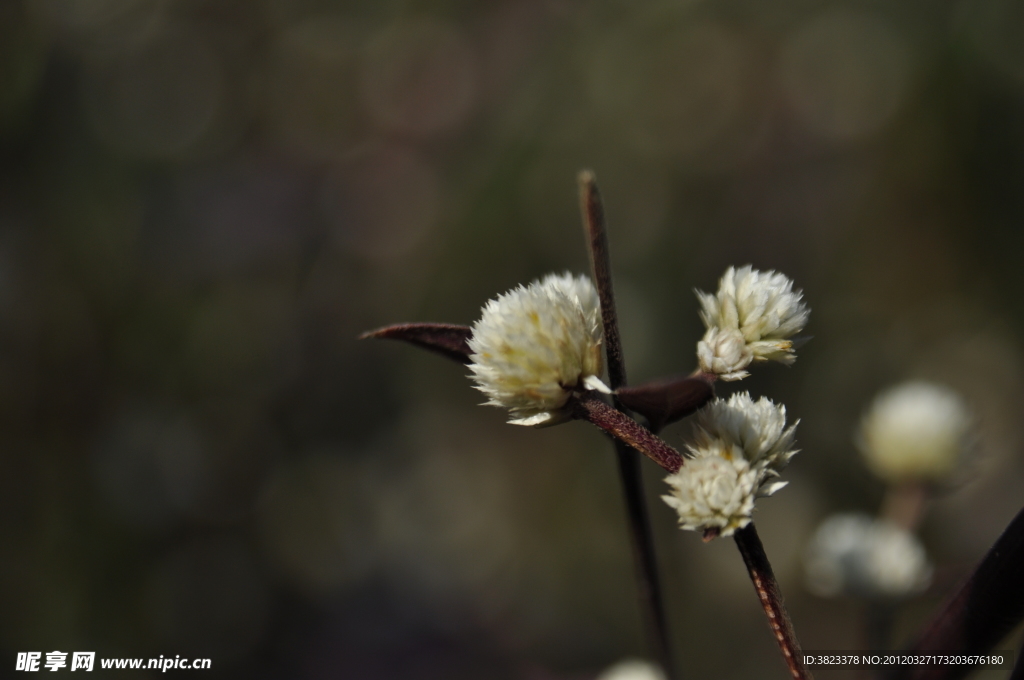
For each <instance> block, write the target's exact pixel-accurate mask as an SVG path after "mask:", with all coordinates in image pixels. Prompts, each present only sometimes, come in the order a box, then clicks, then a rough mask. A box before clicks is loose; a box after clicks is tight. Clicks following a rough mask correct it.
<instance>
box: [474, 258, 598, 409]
mask: <svg viewBox="0 0 1024 680" xmlns="http://www.w3.org/2000/svg"><path fill="white" fill-rule="evenodd" d="M601 337H602V324H601V305H600V302H599V300H598V295H597V290H596V289H595V288H594V284H592V283H591V282H590V279H589V278H587V277H585V276H578V277H573V276H572V275H571V274H569V273H568V272H567V273H565V274H562V275H558V274H549V275H548V276H546V277H544V278H543V279H541V280H539V281H534V282H532V283H530V284H529V285H528V286H519V287H518V288H515V289H514V290H511V291H509V292H507V293H505V294H503V295H499V296H498V297H497V298H495V299H493V300H491V301H490V302H488V303H487V305H486V306H485V307H484V310H483V315H482V316H481V317H480V320H479V321H477V322H476V323H475V324H474V325H473V335H472V338H471V339H470V340H469V347H470V349H471V351H472V352H473V353H472V355H470V361H471V363H470V366H469V369H470V371H472V373H473V379H474V380H475V381H476V383H477V385H476V387H477V389H478V390H480V391H481V392H483V393H484V394H486V395H487V397H488V401H487V402H486V403H487V404H489V405H493V406H502V407H504V408H507V409H509V411H510V412H511V415H512V419H511V420H510V421H509V422H511V423H513V424H516V425H533V426H537V425H553V424H555V423H558V422H561V421H563V420H565V419H566V417H567V414H565V413H564V412H563V411H562V407H563V406H565V404H566V402H567V401H568V399H569V396H570V395H571V393H572V391H573V390H574V389H584V388H586V389H592V390H598V391H602V392H608V388H607V387H606V386H605V385H604V383H602V382H601V379H600V375H601V371H602V366H603V361H602V354H601Z"/></svg>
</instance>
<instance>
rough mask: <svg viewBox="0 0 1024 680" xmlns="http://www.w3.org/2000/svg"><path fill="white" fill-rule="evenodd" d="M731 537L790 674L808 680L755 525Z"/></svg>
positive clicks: (808, 674)
mask: <svg viewBox="0 0 1024 680" xmlns="http://www.w3.org/2000/svg"><path fill="white" fill-rule="evenodd" d="M733 537H734V538H735V539H736V547H738V548H739V549H740V554H741V555H742V556H743V563H744V564H746V565H747V572H749V573H750V580H751V581H753V583H754V590H755V591H757V598H758V599H759V600H760V601H761V606H762V607H763V608H764V613H765V616H767V617H768V625H769V626H771V629H772V633H773V634H774V635H775V641H776V642H778V643H779V648H780V649H781V650H782V656H783V657H784V658H785V660H786V666H788V667H789V672H790V674H791V675H792V676H793V677H794V678H795V679H796V680H811V673H810V671H808V670H807V668H806V667H805V666H804V659H803V654H802V653H801V651H800V641H799V640H797V638H796V631H794V630H793V623H792V622H791V621H790V620H789V614H787V613H786V604H785V602H784V601H783V599H782V591H781V590H779V584H778V582H777V581H776V580H775V573H774V572H773V571H772V565H771V563H770V562H769V561H768V555H766V554H765V552H764V546H763V545H762V544H761V538H760V537H759V536H758V535H757V529H755V528H754V523H753V522H751V523H750V524H748V525H747V526H746V527H744V528H743V529H740V530H739V531H737V532H736V533H735V534H734V536H733Z"/></svg>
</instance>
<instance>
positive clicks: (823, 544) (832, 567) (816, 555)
mask: <svg viewBox="0 0 1024 680" xmlns="http://www.w3.org/2000/svg"><path fill="white" fill-rule="evenodd" d="M804 569H805V572H806V575H807V587H808V589H809V590H810V591H811V592H813V593H815V594H817V595H821V596H822V597H836V596H838V595H852V596H858V597H870V598H898V597H905V596H907V595H913V594H915V593H919V592H921V591H922V590H924V589H925V588H927V587H928V584H929V583H930V582H931V575H932V567H931V564H929V562H928V557H927V555H926V554H925V551H924V548H923V547H922V546H921V543H920V542H919V541H918V540H917V538H916V537H915V536H914V535H913V534H911V533H910V532H908V531H905V530H903V529H901V528H899V527H898V526H896V525H895V524H892V523H891V522H887V521H885V520H875V519H872V518H870V517H868V516H867V515H864V514H861V513H847V514H839V515H833V516H831V517H829V518H827V519H826V520H825V521H824V522H822V524H821V526H819V527H818V530H817V531H816V532H815V534H814V536H813V538H812V539H811V541H810V543H809V544H808V545H807V549H806V550H805V553H804Z"/></svg>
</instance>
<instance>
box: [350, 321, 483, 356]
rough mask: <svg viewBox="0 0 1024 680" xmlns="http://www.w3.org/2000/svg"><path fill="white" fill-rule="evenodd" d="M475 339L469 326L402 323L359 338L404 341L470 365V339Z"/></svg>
mask: <svg viewBox="0 0 1024 680" xmlns="http://www.w3.org/2000/svg"><path fill="white" fill-rule="evenodd" d="M471 337H473V329H472V328H470V327H469V326H455V325H452V324H447V323H402V324H397V325H394V326H385V327H384V328H378V329H377V330H375V331H368V332H366V333H363V334H362V335H360V336H359V339H360V340H365V339H367V338H387V339H389V340H402V341H404V342H408V343H411V344H413V345H416V346H417V347H422V348H423V349H428V350H430V351H431V352H437V353H438V354H441V355H443V356H446V357H448V358H449V359H452V360H453V361H458V362H459V363H462V364H468V363H469V355H470V354H472V353H473V352H472V350H470V349H469V339H470V338H471Z"/></svg>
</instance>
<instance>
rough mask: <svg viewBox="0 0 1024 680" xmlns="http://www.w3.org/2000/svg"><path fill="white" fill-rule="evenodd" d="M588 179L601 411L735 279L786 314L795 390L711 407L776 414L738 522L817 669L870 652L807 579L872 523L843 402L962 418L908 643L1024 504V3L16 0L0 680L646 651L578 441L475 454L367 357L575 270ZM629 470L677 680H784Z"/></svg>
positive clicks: (2, 188)
mask: <svg viewBox="0 0 1024 680" xmlns="http://www.w3.org/2000/svg"><path fill="white" fill-rule="evenodd" d="M584 167H588V168H592V169H593V170H594V171H595V172H596V173H597V177H598V181H599V183H600V186H601V189H602V193H603V195H604V197H605V201H606V207H607V214H608V220H609V229H610V238H611V245H612V249H613V252H612V264H613V270H614V273H615V275H616V286H617V292H618V294H619V306H620V312H621V316H622V324H623V328H622V333H623V337H624V344H625V352H626V358H627V362H628V368H629V372H630V377H631V380H633V381H634V382H638V381H641V380H645V379H649V378H653V377H657V376H660V375H664V374H674V373H682V372H688V371H689V370H691V369H692V368H693V367H694V364H695V357H694V347H695V343H696V341H697V339H698V338H699V337H700V334H701V332H702V327H701V325H700V321H699V318H698V316H697V303H696V299H695V298H694V295H693V293H692V291H693V289H694V288H695V287H699V288H702V289H705V290H711V289H714V287H715V286H716V281H717V279H718V277H719V276H720V275H721V273H722V272H723V271H724V269H725V268H726V267H727V266H728V265H730V264H736V265H742V264H747V263H750V264H753V265H754V266H755V267H758V268H762V269H777V270H780V271H783V272H785V273H786V274H787V275H789V276H790V277H792V278H793V279H794V280H795V281H796V283H797V285H798V286H799V287H801V288H802V289H803V290H804V292H805V296H806V299H807V301H808V303H809V304H810V306H811V308H812V310H813V311H812V316H811V323H810V326H809V327H808V332H809V333H810V334H811V335H813V336H814V338H813V341H812V342H810V343H808V344H807V345H806V346H805V347H803V348H802V349H801V350H800V357H799V360H798V361H797V362H796V364H795V365H794V366H793V367H792V368H790V369H787V368H784V367H780V366H774V365H773V366H766V367H758V369H757V370H756V371H755V372H754V375H753V376H752V377H751V378H749V379H748V380H746V381H744V382H743V383H740V384H738V385H724V386H722V388H721V389H720V390H719V393H720V394H727V393H728V392H730V391H732V390H733V389H737V388H742V389H749V390H750V391H751V392H752V393H753V394H754V395H767V396H770V397H772V398H773V399H775V400H776V401H781V402H784V403H785V404H786V405H787V408H788V410H789V413H790V415H791V417H793V418H799V419H800V420H801V425H800V428H799V430H798V439H799V444H800V446H801V449H802V453H801V454H800V455H799V456H797V458H796V459H795V460H794V462H793V464H792V465H791V466H790V468H789V470H788V471H787V473H786V477H787V478H788V479H789V480H790V481H791V483H790V485H789V487H788V488H786V489H785V490H784V491H783V492H780V493H779V494H778V495H776V496H775V497H772V498H771V499H767V500H764V501H761V502H760V503H759V506H758V510H757V515H756V519H757V523H758V527H759V530H760V532H761V535H762V538H763V539H764V541H765V544H766V547H767V550H768V552H769V555H770V556H771V557H772V560H773V563H774V565H775V569H776V572H777V574H778V575H779V577H780V580H781V583H782V587H783V590H784V592H785V593H786V594H787V597H788V601H789V604H790V607H791V613H792V615H793V618H794V621H795V625H796V628H797V631H798V632H799V633H800V634H801V636H802V638H803V643H804V646H805V647H806V648H809V649H836V648H858V647H860V646H862V633H861V618H862V616H863V613H862V611H861V608H860V606H859V605H858V604H857V603H855V602H849V601H838V602H836V601H826V600H822V599H819V598H816V597H814V596H812V595H810V594H808V593H807V592H806V590H805V589H804V586H803V578H802V573H801V570H800V552H801V550H802V547H803V545H804V542H805V541H806V540H807V538H808V536H809V535H810V533H811V532H812V531H813V529H814V527H815V525H816V524H817V522H818V521H820V519H821V518H822V517H824V516H825V515H826V514H827V513H829V512H833V511H839V510H864V511H867V512H875V511H876V510H877V507H878V505H879V503H880V500H881V498H882V494H883V491H884V490H883V487H882V484H881V483H880V482H879V481H877V480H875V479H873V478H872V477H871V476H870V475H869V473H868V472H867V471H866V469H865V468H864V466H863V464H862V463H861V461H860V460H859V458H858V455H857V452H856V448H855V446H854V443H853V433H854V431H855V429H856V423H857V421H858V418H859V416H860V413H861V412H862V411H863V409H864V408H865V407H866V405H867V403H868V402H869V400H870V399H871V397H872V396H873V395H874V394H875V393H876V392H877V391H878V390H879V389H881V388H883V387H885V386H887V385H889V384H891V383H893V382H896V381H899V380H903V379H906V378H911V377H916V378H926V379H930V380H935V381H939V382H943V383H945V384H948V385H950V386H952V387H954V388H956V389H957V390H959V391H960V392H961V393H962V394H963V395H964V396H965V397H966V398H967V400H968V401H969V402H970V404H971V406H972V409H973V411H974V413H975V416H976V421H977V432H978V442H977V445H976V447H975V450H974V453H973V456H972V457H971V458H970V459H969V460H968V461H966V462H965V464H964V466H963V467H962V469H961V471H960V472H959V473H958V475H957V478H956V479H954V480H951V481H950V483H949V485H948V488H945V489H943V490H942V492H941V493H940V494H939V495H938V497H937V498H936V500H935V502H934V503H933V505H932V506H931V507H930V509H929V511H928V515H927V517H926V520H925V522H924V525H923V528H922V537H923V540H924V542H925V545H926V546H927V548H928V551H929V554H930V555H931V557H932V559H933V561H934V563H935V565H936V578H935V584H934V585H933V587H932V589H931V590H929V592H928V593H926V594H925V595H924V596H922V597H921V598H919V599H917V600H915V601H913V602H911V603H908V604H907V605H906V606H905V607H904V608H903V609H902V610H901V612H900V616H899V619H898V624H897V631H896V632H897V642H900V641H905V640H906V639H908V638H909V637H910V635H911V633H912V632H913V630H914V629H915V628H916V627H917V626H918V625H920V623H921V622H922V621H923V620H925V619H926V618H927V616H928V614H929V612H931V611H932V610H933V609H934V607H935V606H937V604H938V603H939V602H940V601H941V598H942V597H943V596H944V595H945V594H946V593H948V592H949V590H950V588H952V587H953V586H954V585H955V583H956V581H957V580H958V579H959V578H960V577H962V576H963V575H964V574H965V573H966V572H967V570H969V568H970V566H971V565H972V564H973V563H974V562H975V561H976V560H977V559H978V558H979V557H980V556H981V555H982V554H983V552H984V550H985V549H986V548H987V547H988V545H990V544H991V542H992V541H993V540H994V538H995V537H996V536H997V535H998V534H999V532H1000V531H1001V529H1002V528H1003V527H1004V526H1005V525H1006V523H1007V522H1008V521H1009V520H1010V518H1011V517H1012V516H1013V515H1014V513H1015V512H1016V511H1017V510H1018V509H1019V508H1020V506H1021V505H1022V502H1024V457H1022V454H1021V445H1022V441H1021V438H1022V423H1024V419H1022V417H1021V416H1022V412H1021V406H1020V404H1021V396H1022V394H1021V393H1022V378H1024V374H1022V364H1021V350H1022V345H1021V332H1022V330H1024V297H1022V287H1024V267H1022V266H1021V256H1022V253H1024V247H1022V246H1024V237H1022V234H1024V229H1022V227H1024V6H1022V5H1021V4H1020V3H1015V2H1012V0H961V1H960V2H943V1H934V2H924V1H923V0H908V1H906V2H900V3H886V2H871V1H861V2H858V1H856V0H852V1H850V2H828V1H827V0H777V1H772V2H765V1H764V0H706V1H698V0H690V1H676V2H654V1H641V2H626V1H625V0H604V1H602V2H584V1H582V0H500V1H495V2H471V1H469V0H462V1H454V0H453V1H448V2H441V1H437V2H431V1H428V0H422V1H406V2H400V1H398V0H387V1H378V2H369V1H367V2H331V1H329V0H294V1H288V0H246V1H242V0H220V1H215V0H6V1H5V2H3V3H0V651H2V653H3V654H2V656H3V660H2V661H0V664H2V668H3V670H0V675H6V674H8V673H12V672H13V671H11V669H12V668H13V665H14V657H15V654H16V652H18V651H26V650H30V651H31V650H35V651H44V652H46V651H51V650H55V649H57V650H63V651H76V650H77V651H96V652H97V655H98V656H100V657H115V656H139V657H143V656H145V657H149V656H158V655H160V654H163V655H165V656H174V655H176V654H180V655H182V656H202V657H209V658H212V659H213V670H211V671H205V672H204V677H206V676H209V677H225V678H226V677H247V678H264V677H266V678H277V677H281V678H328V677H330V678H339V677H340V678H358V679H366V680H376V679H378V678H402V679H411V680H418V679H420V678H422V679H425V680H426V679H434V678H438V679H441V678H444V679H452V680H458V679H461V678H467V679H469V678H509V679H522V680H569V679H573V680H583V679H586V678H592V677H594V676H595V675H596V674H597V673H598V672H599V671H600V670H601V669H602V668H605V667H607V666H608V665H609V664H611V663H614V662H615V661H617V660H619V659H621V658H624V657H627V656H643V655H644V654H645V651H644V644H643V640H642V639H641V634H640V621H639V615H638V612H637V608H636V604H635V599H634V587H633V583H632V580H631V579H632V574H631V564H630V556H629V551H628V540H627V536H626V533H625V523H624V517H623V509H622V504H621V500H620V497H619V490H618V480H617V479H616V476H615V464H614V459H613V455H612V452H611V449H610V447H609V446H608V445H607V443H606V442H605V441H604V440H603V439H602V437H601V436H600V434H599V433H598V432H597V431H596V430H592V429H591V428H588V427H587V426H586V425H584V424H581V423H570V424H566V425H563V426H560V427H557V428H553V429H549V430H544V431H533V430H524V429H520V428H514V427H511V426H508V425H506V424H505V423H504V414H503V413H501V412H500V411H498V410H497V409H490V408H488V409H484V408H479V407H478V406H477V404H478V403H479V401H481V398H480V395H479V393H477V392H475V391H474V390H472V389H471V388H470V383H469V381H468V380H467V379H466V377H465V373H466V370H465V369H464V368H463V367H460V366H457V365H453V364H450V363H448V362H446V361H444V360H442V359H440V358H438V357H435V356H432V355H427V354H424V353H420V352H417V351H415V350H414V349H413V348H410V347H406V346H401V345H396V344H390V343H369V342H358V341H357V340H356V339H355V338H356V336H357V335H358V334H359V333H360V332H362V331H364V330H367V329H371V328H375V327H378V326H382V325H385V324H388V323H393V322H398V321H446V322H450V323H461V324H469V323H472V322H473V321H474V320H475V319H476V317H477V315H478V312H479V308H480V306H481V305H482V304H483V302H484V301H486V300H487V299H489V298H491V297H493V296H494V295H496V294H498V293H500V292H503V291H505V290H507V289H509V288H511V287H513V286H515V285H517V284H519V283H524V282H527V281H529V280H531V279H533V278H535V277H538V276H541V275H543V274H545V273H547V272H549V271H562V270H567V269H568V270H571V271H574V272H581V271H585V269H586V266H587V265H586V253H585V250H584V247H583V239H582V231H581V228H580V226H579V217H578V207H577V198H576V186H575V176H576V173H577V172H578V171H579V170H580V169H582V168H584ZM688 427H689V425H688V424H687V423H682V424H679V425H676V426H673V427H672V428H670V429H669V430H667V431H666V434H665V436H666V438H667V439H668V440H669V441H670V443H673V444H674V445H677V446H679V445H681V444H682V442H683V441H684V438H685V436H686V433H687V431H688ZM645 466H646V469H645V474H647V479H648V487H649V489H648V491H649V496H650V500H651V504H650V507H651V514H652V519H653V522H654V525H655V532H656V536H657V541H658V550H659V553H660V558H661V562H662V567H663V573H664V581H665V588H666V591H667V596H668V608H669V612H670V620H671V626H672V630H673V637H674V640H675V644H676V649H677V652H678V654H679V656H680V658H681V659H682V664H681V665H682V666H683V668H684V669H686V670H687V671H688V672H687V675H686V677H687V678H698V677H699V678H720V679H729V678H737V679H740V678H754V677H756V678H784V677H786V672H785V668H784V666H783V664H782V663H781V661H780V659H779V657H778V652H777V650H776V649H775V647H774V642H773V640H772V637H771V635H770V634H769V631H768V629H767V626H766V625H765V621H764V618H763V616H762V615H761V613H760V610H759V606H758V604H757V600H756V598H755V597H754V594H753V591H752V588H751V586H750V583H749V581H748V580H747V577H746V574H745V571H744V569H743V566H742V563H741V561H740V559H739V557H738V555H737V553H736V549H735V547H734V545H733V544H732V543H731V542H730V541H728V540H720V541H715V542H713V543H711V544H709V545H704V544H702V543H701V542H700V538H699V536H697V535H695V534H692V533H683V532H680V531H678V530H677V529H675V527H674V526H673V518H672V516H671V513H670V511H669V510H668V508H666V507H665V506H664V505H663V504H662V503H661V502H660V501H659V500H657V496H658V495H659V494H660V493H662V490H663V485H662V483H661V481H660V476H661V475H660V474H659V470H657V469H655V468H654V466H653V465H648V464H646V463H645ZM1019 638H1020V632H1019V631H1018V632H1017V633H1016V634H1015V636H1014V637H1013V638H1011V639H1010V640H1008V641H1007V642H1006V643H1005V645H1003V646H1004V647H1005V648H1014V647H1016V646H1017V645H1018V641H1019ZM65 672H66V671H65ZM125 673H128V672H127V671H122V672H121V673H120V674H119V677H120V675H123V674H125ZM101 675H102V673H101ZM132 675H133V677H150V676H147V675H146V673H145V672H138V673H133V674H132ZM986 675H987V676H988V677H1006V675H1008V672H1003V673H1002V674H1001V675H1000V674H999V673H988V674H986ZM848 676H849V675H846V676H844V675H842V674H835V675H834V676H832V677H848ZM152 677H156V675H155V674H154V675H152ZM821 677H823V678H827V677H829V676H828V675H827V674H826V673H822V674H821Z"/></svg>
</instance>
